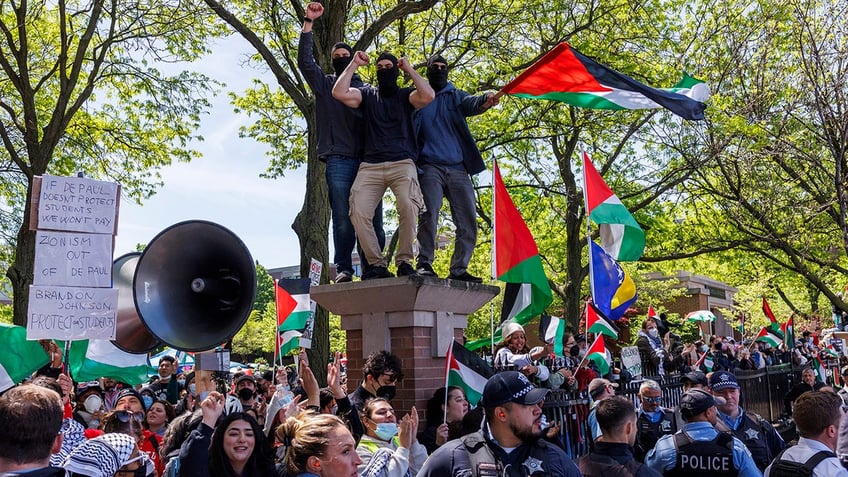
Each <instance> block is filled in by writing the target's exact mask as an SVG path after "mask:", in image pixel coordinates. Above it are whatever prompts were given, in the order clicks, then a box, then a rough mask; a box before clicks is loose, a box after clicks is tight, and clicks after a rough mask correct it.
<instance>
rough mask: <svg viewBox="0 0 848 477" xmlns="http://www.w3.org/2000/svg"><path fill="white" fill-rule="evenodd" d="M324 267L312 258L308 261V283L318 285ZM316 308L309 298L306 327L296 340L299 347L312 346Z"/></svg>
mask: <svg viewBox="0 0 848 477" xmlns="http://www.w3.org/2000/svg"><path fill="white" fill-rule="evenodd" d="M323 268H324V265H323V264H322V263H321V262H320V261H318V260H315V259H314V258H313V259H312V261H311V262H309V284H310V285H313V286H315V285H319V284H320V283H321V270H322V269H323ZM317 309H318V305H317V304H316V303H315V301H314V300H309V318H308V319H307V320H306V329H304V330H303V334H302V335H301V336H300V340H299V341H298V345H299V346H300V347H301V348H307V349H308V348H312V333H314V332H315V311H316V310H317Z"/></svg>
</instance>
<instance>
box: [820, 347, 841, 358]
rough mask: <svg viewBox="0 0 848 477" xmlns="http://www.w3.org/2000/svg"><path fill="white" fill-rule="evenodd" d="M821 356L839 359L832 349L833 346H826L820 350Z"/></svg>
mask: <svg viewBox="0 0 848 477" xmlns="http://www.w3.org/2000/svg"><path fill="white" fill-rule="evenodd" d="M822 354H823V355H825V357H827V358H831V359H839V353H838V352H837V351H836V350H835V349H833V345H828V346H827V347H826V348H822Z"/></svg>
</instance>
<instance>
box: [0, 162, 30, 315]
mask: <svg viewBox="0 0 848 477" xmlns="http://www.w3.org/2000/svg"><path fill="white" fill-rule="evenodd" d="M31 198H32V178H28V184H27V201H26V206H25V207H24V217H23V221H22V222H21V228H20V229H19V230H18V240H17V243H16V244H15V261H14V262H13V263H12V266H10V267H9V269H8V270H6V277H8V278H9V281H10V282H11V283H12V293H13V296H12V304H13V307H14V317H13V322H14V324H16V325H18V326H26V325H27V309H28V308H29V286H30V285H32V277H33V269H34V267H35V231H34V230H30V229H29V227H30V221H29V215H30V210H31V209H32V199H31Z"/></svg>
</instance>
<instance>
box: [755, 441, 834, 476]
mask: <svg viewBox="0 0 848 477" xmlns="http://www.w3.org/2000/svg"><path fill="white" fill-rule="evenodd" d="M787 449H789V448H787ZM787 449H783V450H782V451H781V452H780V454H778V455H777V457H776V458H775V459H774V461H772V464H771V471H769V477H812V475H813V469H815V468H816V466H817V465H819V464H820V463H821V461H823V460H825V459H828V458H830V457H836V454H834V453H833V452H830V451H818V452H816V453H815V454H813V456H812V457H810V458H809V459H807V461H806V462H804V463H800V462H789V461H788V460H781V457H783V453H784V452H786V450H787Z"/></svg>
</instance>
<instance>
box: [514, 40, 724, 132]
mask: <svg viewBox="0 0 848 477" xmlns="http://www.w3.org/2000/svg"><path fill="white" fill-rule="evenodd" d="M501 92H503V93H504V94H511V95H515V96H519V97H523V98H532V99H549V100H554V101H562V102H563V103H567V104H570V105H572V106H577V107H579V108H590V109H652V108H660V107H662V108H666V109H668V110H669V111H671V112H673V113H674V114H676V115H678V116H680V117H682V118H684V119H690V120H700V119H704V109H706V105H705V104H704V101H706V100H707V99H708V98H709V96H710V88H709V87H708V86H707V85H706V84H704V82H703V81H700V80H697V79H695V78H692V77H691V76H689V75H686V74H684V75H683V79H682V80H681V81H680V82H679V83H677V84H676V85H674V86H673V87H672V88H668V89H657V88H652V87H650V86H648V85H645V84H642V83H640V82H638V81H636V80H634V79H633V78H630V77H628V76H625V75H623V74H621V73H619V72H618V71H615V70H612V69H610V68H608V67H606V66H604V65H601V64H600V63H597V62H596V61H594V60H592V59H591V58H589V57H587V56H584V55H582V54H581V53H580V52H578V51H577V50H575V49H574V48H572V47H571V46H569V45H568V44H567V43H560V44H559V45H557V46H556V47H555V48H554V49H553V50H551V51H549V52H548V53H546V54H545V55H544V56H543V57H542V58H540V59H539V60H538V61H536V62H535V63H533V64H532V65H531V66H530V67H529V68H527V69H526V70H525V71H524V72H523V73H521V75H519V76H518V77H517V78H515V79H514V80H512V81H511V82H510V83H509V84H507V85H506V86H504V87H503V88H502V89H501Z"/></svg>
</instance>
